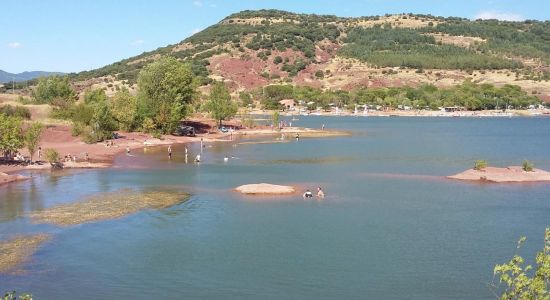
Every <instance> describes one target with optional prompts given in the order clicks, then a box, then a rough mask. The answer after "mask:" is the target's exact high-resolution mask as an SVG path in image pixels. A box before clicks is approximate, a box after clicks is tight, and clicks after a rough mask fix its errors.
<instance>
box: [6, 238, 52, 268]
mask: <svg viewBox="0 0 550 300" xmlns="http://www.w3.org/2000/svg"><path fill="white" fill-rule="evenodd" d="M49 238H50V236H49V235H47V234H35V235H23V236H16V237H14V238H11V239H9V240H7V241H0V273H6V272H9V271H12V270H14V269H15V268H16V267H17V266H19V265H21V264H22V263H24V262H26V261H27V260H28V259H29V257H31V256H32V255H33V254H34V253H35V252H36V250H37V249H38V247H40V246H41V245H42V244H43V243H44V242H46V241H47V240H48V239H49Z"/></svg>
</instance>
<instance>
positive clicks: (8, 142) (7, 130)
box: [0, 114, 24, 159]
mask: <svg viewBox="0 0 550 300" xmlns="http://www.w3.org/2000/svg"><path fill="white" fill-rule="evenodd" d="M23 145H24V139H23V134H22V131H21V119H20V118H17V117H9V116H6V115H4V114H0V152H2V153H3V154H4V157H7V158H9V159H11V158H13V155H14V154H15V152H17V150H19V149H21V148H22V147H23Z"/></svg>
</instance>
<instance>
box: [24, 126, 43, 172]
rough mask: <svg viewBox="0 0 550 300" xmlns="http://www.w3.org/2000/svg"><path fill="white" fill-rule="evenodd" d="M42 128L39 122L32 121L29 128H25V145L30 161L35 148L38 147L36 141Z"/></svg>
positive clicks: (38, 139)
mask: <svg viewBox="0 0 550 300" xmlns="http://www.w3.org/2000/svg"><path fill="white" fill-rule="evenodd" d="M43 129H44V126H43V125H42V124H41V123H39V122H35V123H32V124H31V125H30V126H29V128H27V132H25V145H26V146H27V150H29V153H30V156H31V163H32V157H33V156H34V153H35V152H36V148H38V142H39V141H40V135H41V134H42V130H43Z"/></svg>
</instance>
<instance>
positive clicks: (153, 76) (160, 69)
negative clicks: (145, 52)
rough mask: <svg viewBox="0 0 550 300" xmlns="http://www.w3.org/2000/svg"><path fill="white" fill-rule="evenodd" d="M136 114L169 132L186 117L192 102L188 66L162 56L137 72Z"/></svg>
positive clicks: (191, 78) (191, 84)
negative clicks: (149, 119)
mask: <svg viewBox="0 0 550 300" xmlns="http://www.w3.org/2000/svg"><path fill="white" fill-rule="evenodd" d="M138 87H139V92H138V112H139V117H140V118H141V119H143V118H146V117H149V118H151V119H152V120H153V121H154V122H155V126H156V128H157V129H159V130H161V131H162V132H164V133H168V132H170V131H172V130H173V129H174V128H175V126H176V125H177V124H178V122H179V121H180V120H181V119H182V118H184V117H185V115H186V109H185V108H186V105H187V104H189V103H190V102H191V101H192V100H193V96H194V94H195V88H194V85H193V73H192V71H191V68H190V67H189V66H188V65H185V64H183V63H181V62H179V61H178V60H177V59H175V58H173V57H164V58H161V59H159V60H157V61H156V62H154V63H151V64H150V65H148V66H146V67H145V68H143V70H141V72H140V73H139V76H138Z"/></svg>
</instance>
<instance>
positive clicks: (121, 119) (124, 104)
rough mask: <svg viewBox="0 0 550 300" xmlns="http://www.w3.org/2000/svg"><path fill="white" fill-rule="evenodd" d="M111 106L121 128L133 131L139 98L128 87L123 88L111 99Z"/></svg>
mask: <svg viewBox="0 0 550 300" xmlns="http://www.w3.org/2000/svg"><path fill="white" fill-rule="evenodd" d="M109 107H110V109H111V113H112V115H113V118H114V119H115V120H116V121H117V122H118V125H119V127H120V129H122V130H126V131H131V130H133V129H134V127H135V119H136V114H137V99H136V97H135V96H132V95H131V94H130V91H129V90H128V89H127V88H122V89H121V90H120V91H118V92H116V94H115V95H114V96H113V98H111V99H110V102H109Z"/></svg>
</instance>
